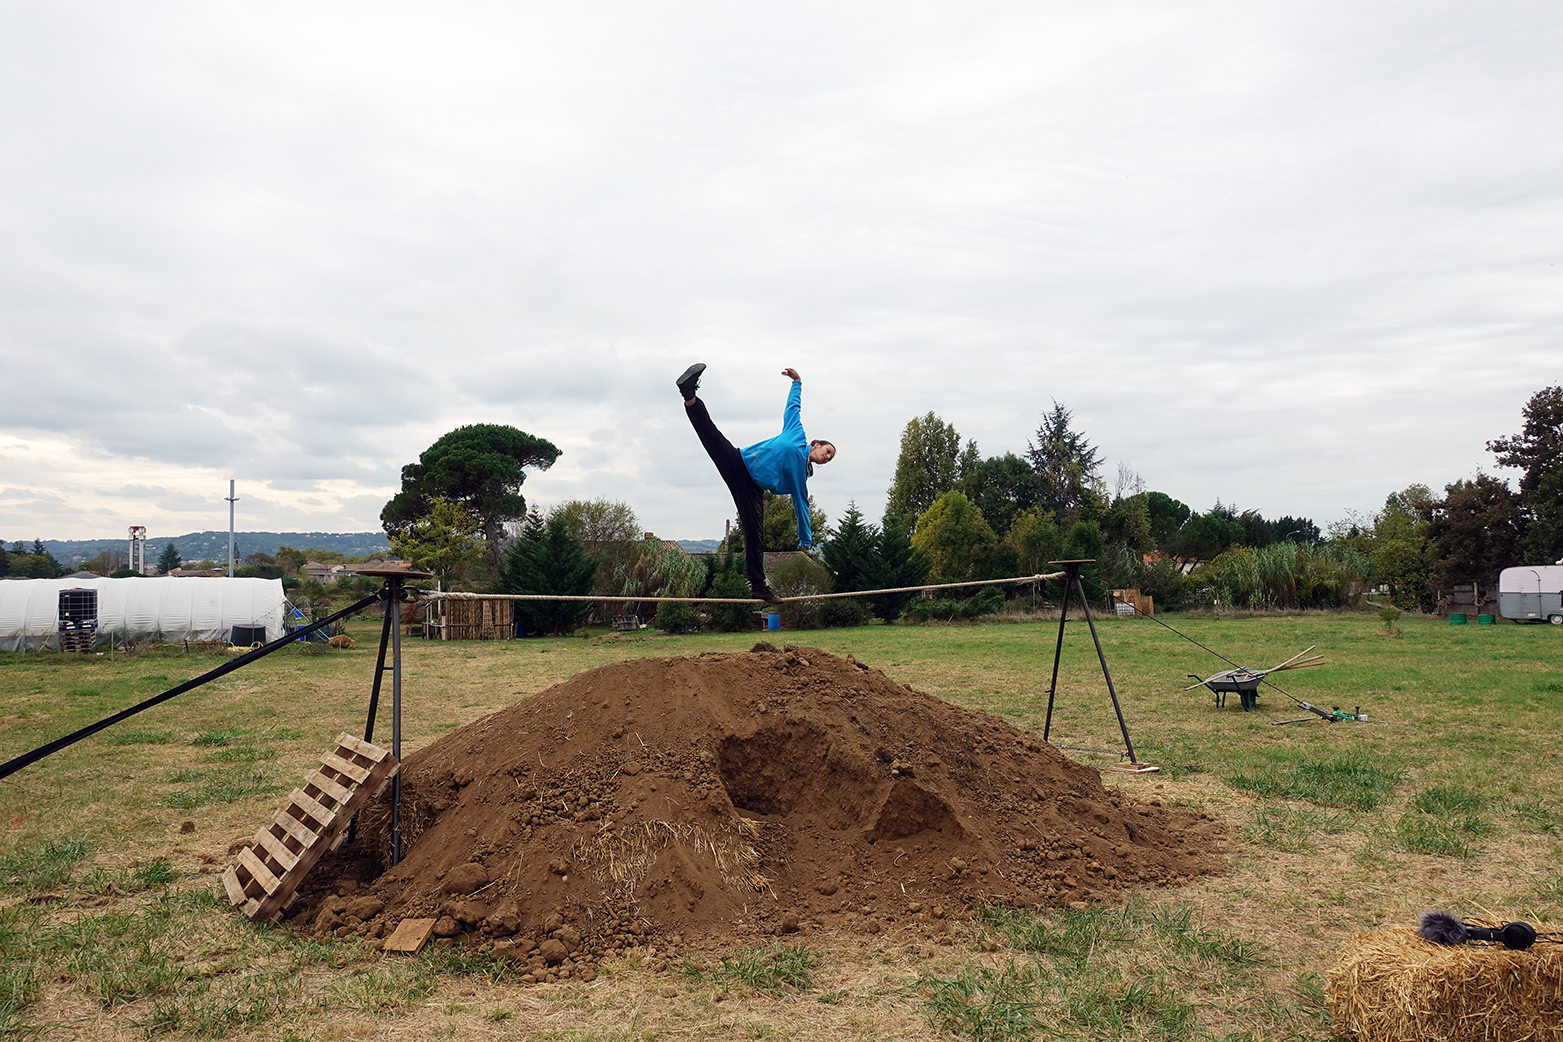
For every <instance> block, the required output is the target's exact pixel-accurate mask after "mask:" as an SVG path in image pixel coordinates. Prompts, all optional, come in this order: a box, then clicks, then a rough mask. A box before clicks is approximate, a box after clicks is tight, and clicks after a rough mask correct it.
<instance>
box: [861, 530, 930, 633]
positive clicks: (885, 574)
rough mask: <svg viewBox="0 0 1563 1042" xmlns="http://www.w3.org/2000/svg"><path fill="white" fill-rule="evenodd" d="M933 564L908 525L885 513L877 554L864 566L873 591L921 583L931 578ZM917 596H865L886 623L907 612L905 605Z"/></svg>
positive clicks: (876, 546)
mask: <svg viewBox="0 0 1563 1042" xmlns="http://www.w3.org/2000/svg"><path fill="white" fill-rule="evenodd" d="M932 568H933V563H932V562H931V561H929V560H928V555H927V554H925V553H923V552H922V551H921V550H919V549H917V548H916V547H915V546H913V545H912V540H911V537H910V536H909V535H908V534H907V525H906V523H905V522H904V521H903V520H901V518H899V517H898V516H896V515H895V514H891V513H886V514H885V517H884V521H883V522H882V523H881V524H880V526H879V538H877V539H876V540H874V554H873V557H872V558H871V559H870V563H869V566H868V568H866V569H865V573H866V576H865V581H866V582H867V583H868V588H869V589H873V590H893V589H897V588H900V587H903V586H918V585H920V584H922V583H925V582H927V581H928V572H929V570H930V569H932ZM916 596H917V594H916V592H912V593H881V594H876V595H874V596H872V597H866V598H864V600H866V601H868V606H869V607H870V608H872V609H873V611H874V614H875V615H877V616H879V617H880V618H881V619H884V620H885V622H887V623H890V622H894V621H895V620H896V619H898V618H900V617H901V614H902V613H903V612H905V611H906V606H907V605H908V604H910V603H912V600H913V598H915V597H916Z"/></svg>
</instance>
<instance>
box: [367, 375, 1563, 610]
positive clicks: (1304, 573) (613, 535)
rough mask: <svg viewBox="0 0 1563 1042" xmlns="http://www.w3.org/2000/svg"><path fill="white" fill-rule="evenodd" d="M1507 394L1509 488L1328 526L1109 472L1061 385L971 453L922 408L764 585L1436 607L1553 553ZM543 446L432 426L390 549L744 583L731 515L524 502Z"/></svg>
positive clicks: (645, 586)
mask: <svg viewBox="0 0 1563 1042" xmlns="http://www.w3.org/2000/svg"><path fill="white" fill-rule="evenodd" d="M1522 415H1523V418H1524V427H1523V430H1522V431H1521V432H1520V433H1518V434H1515V435H1512V436H1508V437H1500V438H1497V439H1495V440H1493V441H1491V442H1489V443H1488V445H1487V447H1488V449H1489V450H1490V451H1491V452H1493V454H1494V456H1495V459H1496V461H1497V463H1498V464H1499V465H1501V466H1505V467H1515V468H1517V469H1519V470H1520V471H1521V472H1522V475H1521V478H1520V480H1519V487H1518V488H1517V489H1510V488H1509V486H1508V485H1507V483H1506V482H1504V481H1502V480H1500V479H1497V478H1493V477H1491V476H1488V475H1486V474H1483V473H1480V472H1479V473H1477V474H1476V475H1475V476H1474V477H1473V478H1471V479H1469V480H1467V479H1461V480H1459V481H1455V482H1453V483H1451V484H1449V485H1447V486H1446V487H1445V489H1444V491H1443V494H1442V495H1441V496H1440V495H1437V494H1435V493H1433V492H1432V491H1431V490H1429V489H1428V488H1427V487H1426V486H1423V485H1411V486H1408V487H1407V488H1406V489H1404V490H1402V491H1400V492H1396V493H1393V494H1391V495H1390V496H1389V497H1388V499H1387V500H1386V502H1385V506H1384V508H1383V510H1381V511H1378V512H1377V513H1375V514H1374V515H1372V516H1371V517H1358V516H1348V518H1347V519H1346V520H1345V521H1343V522H1339V523H1337V524H1334V525H1332V526H1330V529H1329V531H1328V532H1325V531H1321V529H1320V528H1319V526H1318V525H1317V524H1316V523H1315V522H1314V521H1313V520H1312V519H1310V518H1305V517H1294V516H1290V515H1287V516H1282V517H1277V518H1266V517H1264V516H1263V515H1262V514H1261V513H1260V512H1259V511H1257V510H1253V509H1246V510H1239V509H1238V508H1237V507H1236V506H1235V505H1232V504H1223V503H1221V502H1219V501H1218V502H1217V503H1216V504H1215V505H1213V506H1212V507H1210V508H1209V509H1208V510H1204V511H1197V510H1194V509H1192V508H1191V507H1189V506H1188V505H1187V504H1185V503H1183V502H1181V501H1180V500H1178V499H1176V498H1175V497H1174V496H1172V495H1171V494H1169V493H1167V492H1163V491H1156V490H1147V489H1146V488H1145V487H1144V483H1143V481H1142V480H1141V479H1140V478H1139V477H1138V476H1137V475H1135V474H1134V473H1133V472H1132V471H1130V470H1128V469H1127V468H1125V467H1122V466H1120V467H1119V469H1118V473H1117V475H1116V481H1115V482H1114V485H1113V486H1112V487H1111V488H1109V486H1108V484H1107V481H1106V480H1105V479H1104V477H1103V475H1102V469H1103V465H1102V459H1101V453H1100V451H1099V449H1098V448H1097V447H1096V446H1094V445H1093V444H1092V443H1091V442H1090V440H1089V439H1088V438H1087V437H1086V435H1085V434H1084V432H1082V431H1080V430H1079V429H1078V428H1077V427H1076V425H1075V422H1074V416H1073V413H1072V412H1071V411H1070V410H1069V409H1068V408H1067V407H1066V406H1065V405H1064V404H1062V403H1060V402H1057V401H1054V402H1053V403H1052V407H1051V408H1050V409H1049V410H1048V411H1046V412H1045V413H1044V414H1043V417H1042V422H1041V424H1040V425H1039V426H1038V427H1037V429H1036V431H1035V432H1034V433H1033V435H1032V437H1031V438H1030V439H1028V441H1027V443H1026V448H1025V451H1024V453H1023V454H1016V453H1014V452H1005V453H1002V454H1000V455H994V456H987V457H984V456H983V455H982V453H981V452H980V451H979V449H978V446H977V444H976V442H975V441H973V440H966V441H964V442H963V441H962V439H961V437H960V435H959V433H958V432H957V431H956V429H955V427H954V426H953V425H952V424H950V423H948V422H946V421H944V420H943V419H941V418H940V417H939V416H938V415H936V414H935V413H932V412H930V413H927V414H926V415H923V416H919V417H915V418H913V419H912V420H910V421H909V422H908V423H907V425H906V427H905V429H904V430H903V431H902V435H901V444H900V453H899V455H898V457H897V461H896V469H895V473H894V476H893V480H892V483H891V485H890V488H889V490H888V495H887V506H886V510H885V514H884V516H883V517H882V518H881V519H880V520H879V521H878V522H870V521H869V520H868V519H866V518H864V517H863V516H862V514H861V512H860V511H859V510H858V508H857V506H856V504H855V503H854V504H851V505H850V506H849V507H848V509H847V511H846V513H845V514H844V515H843V517H842V518H841V519H840V521H839V523H838V524H836V525H835V526H834V528H831V527H830V526H829V525H828V524H827V522H828V519H827V518H826V517H825V516H824V514H823V513H822V512H820V511H819V510H818V508H817V507H816V506H815V505H814V504H813V503H812V501H811V503H810V511H811V514H812V515H813V521H814V524H815V528H816V529H817V530H818V531H820V532H822V533H825V537H824V539H823V542H822V548H821V552H820V554H819V556H818V558H817V559H811V558H807V557H799V558H796V559H794V560H791V561H788V562H787V563H786V565H785V566H784V567H783V568H782V569H781V570H780V571H779V572H778V574H777V575H776V576H775V577H773V578H774V579H775V581H774V582H773V586H774V587H775V588H777V589H778V591H779V592H782V593H783V595H784V596H806V595H807V594H809V593H811V592H812V593H817V592H822V591H825V590H836V591H842V592H852V591H855V590H874V589H885V588H892V587H899V586H914V585H919V584H922V583H938V582H972V581H983V580H992V579H999V578H1009V577H1015V576H1023V575H1035V574H1039V573H1043V572H1046V571H1048V562H1049V561H1054V560H1063V559H1090V560H1092V561H1094V562H1095V563H1094V564H1093V565H1091V566H1089V567H1088V568H1087V569H1086V578H1087V579H1088V581H1089V584H1090V585H1091V587H1092V589H1093V590H1095V591H1096V592H1097V593H1098V594H1102V593H1104V591H1106V590H1109V589H1114V588H1121V587H1133V588H1138V589H1140V590H1142V591H1143V592H1146V593H1149V594H1151V595H1152V596H1154V597H1155V598H1156V600H1157V602H1158V603H1159V604H1160V605H1161V606H1162V607H1164V608H1166V609H1170V610H1177V609H1179V608H1183V607H1187V606H1196V605H1200V604H1217V603H1219V604H1224V605H1233V606H1251V607H1285V608H1292V607H1330V606H1340V605H1343V604H1347V603H1351V602H1354V601H1355V600H1356V599H1358V598H1360V597H1361V596H1362V594H1363V592H1364V591H1365V590H1366V589H1367V588H1368V587H1369V586H1370V585H1383V586H1386V587H1387V588H1388V589H1389V592H1390V595H1391V597H1392V598H1393V599H1394V600H1395V602H1396V603H1397V604H1400V605H1402V606H1404V607H1414V606H1417V607H1422V608H1431V607H1432V606H1433V604H1434V601H1435V600H1436V596H1437V591H1438V590H1439V589H1441V588H1443V589H1447V588H1448V587H1450V586H1452V585H1453V584H1454V583H1456V582H1471V581H1474V582H1477V583H1480V584H1482V585H1483V586H1484V588H1490V587H1491V586H1493V585H1494V584H1495V583H1496V580H1497V573H1498V572H1499V571H1500V570H1501V569H1502V568H1504V567H1507V566H1510V565H1513V564H1518V563H1521V562H1522V561H1526V560H1532V561H1540V560H1546V561H1550V560H1554V559H1556V558H1557V557H1559V556H1563V433H1560V432H1563V389H1560V388H1557V387H1551V388H1545V389H1543V390H1541V391H1538V392H1536V394H1535V395H1533V396H1532V397H1531V399H1530V400H1529V401H1528V402H1527V403H1526V404H1525V406H1524V407H1523V409H1522ZM560 454H561V453H560V450H559V449H558V448H557V447H556V446H554V445H553V444H552V443H551V442H548V441H547V440H545V439H542V438H537V437H535V436H533V435H530V434H527V433H525V432H523V431H519V430H516V429H515V428H512V427H505V426H501V425H492V424H475V425H470V426H467V427H462V428H458V429H457V430H455V431H452V432H451V433H450V434H447V435H445V436H444V437H443V438H441V439H440V440H439V441H437V442H435V444H434V445H432V446H430V447H429V449H428V450H426V451H425V452H424V453H422V454H421V455H420V456H419V459H418V462H417V463H414V464H409V465H408V466H407V467H405V468H404V469H403V472H402V489H401V491H400V492H399V493H398V494H397V496H396V497H394V498H393V499H392V500H391V501H390V502H389V503H387V504H386V507H385V510H384V511H383V512H382V515H381V517H382V521H383V522H384V524H385V528H386V531H387V533H388V534H389V535H390V537H391V544H392V548H393V550H394V551H395V552H396V553H397V554H398V555H400V556H403V557H405V558H407V559H408V560H409V561H411V562H412V563H413V564H414V566H416V567H419V568H422V569H426V570H429V571H431V572H434V573H435V574H436V576H438V578H439V581H441V582H442V583H445V584H447V586H451V587H456V588H467V589H476V590H484V589H490V590H496V591H500V592H511V593H555V594H567V593H568V594H588V593H590V594H595V595H598V596H603V597H615V598H623V599H624V601H625V602H626V604H627V605H628V609H627V610H634V609H635V608H636V601H637V598H647V597H653V596H680V597H700V596H713V597H714V596H731V597H743V596H746V595H747V587H746V585H745V584H744V582H743V577H742V569H741V565H740V564H738V563H737V557H738V555H740V554H741V553H742V549H743V547H742V544H741V537H740V536H738V535H737V534H736V526H734V533H733V534H732V535H730V536H729V537H728V538H727V539H726V541H725V542H724V544H723V546H722V548H721V551H720V552H719V553H718V554H716V555H712V556H707V557H705V558H692V557H690V556H689V555H687V554H684V553H683V551H682V550H680V549H678V548H677V547H676V546H672V545H670V544H666V543H663V542H660V541H657V540H648V539H643V538H641V537H640V530H639V524H638V521H637V520H636V518H635V514H634V511H633V509H632V508H631V507H630V506H629V505H628V504H625V503H620V502H615V501H611V500H606V499H597V500H576V501H570V502H567V503H563V504H560V505H558V506H556V507H554V508H553V509H552V510H550V511H548V512H547V513H539V512H536V511H531V510H528V508H527V506H526V501H525V498H524V497H523V496H522V494H521V486H522V484H523V482H524V481H525V478H526V472H527V469H528V468H532V469H546V468H547V467H549V466H551V465H552V464H553V463H554V462H555V461H556V460H557V459H558V458H559V456H560ZM763 529H764V533H765V534H764V538H765V541H766V549H776V550H786V549H792V548H794V547H796V545H797V531H796V527H795V522H794V521H793V514H792V510H791V508H790V504H788V503H787V501H786V500H785V499H784V498H783V497H777V496H770V495H769V494H768V495H767V499H766V504H765V524H764V526H763ZM1049 592H1050V593H1051V594H1052V595H1053V596H1054V597H1056V596H1058V595H1059V594H1060V593H1061V590H1059V589H1058V588H1056V587H1055V588H1054V589H1053V590H1051V591H1049ZM995 596H997V594H995V593H993V592H991V591H990V592H984V593H981V594H980V595H974V597H973V598H966V599H964V601H962V602H961V603H954V602H952V604H953V607H951V609H950V610H951V611H957V612H958V611H976V610H977V609H978V608H979V607H980V606H981V605H985V604H986V605H991V604H992V598H993V597H995ZM911 600H912V598H911V595H905V596H901V595H897V596H888V595H887V596H885V597H878V598H865V599H864V600H863V602H862V603H857V602H855V601H845V600H843V601H825V602H818V603H817V604H814V605H812V606H803V607H793V608H790V609H789V610H791V611H794V612H802V611H808V612H812V613H814V616H813V617H812V618H809V619H799V620H798V621H799V622H803V623H808V622H811V621H812V622H814V623H818V624H832V623H836V624H841V623H846V622H851V621H854V620H856V621H861V620H862V619H865V618H867V617H868V616H869V615H875V616H878V617H879V618H882V619H885V620H886V621H893V620H894V619H896V618H899V617H900V616H901V615H902V614H904V613H906V612H908V611H909V610H912V608H911ZM640 607H643V608H649V605H641V606H640ZM519 610H520V611H521V612H522V614H523V616H525V617H526V618H527V620H528V623H529V625H532V626H534V627H535V628H537V629H539V630H542V631H545V632H563V631H567V630H569V629H570V628H573V627H574V626H576V625H579V624H580V622H581V621H582V620H583V619H584V618H585V617H586V615H587V613H588V612H589V611H590V610H591V608H590V606H589V605H546V606H533V605H531V604H525V605H523V606H522V607H521V608H520V609H519ZM917 610H919V611H922V610H925V609H923V608H922V607H919V608H918V609H917ZM747 611H748V610H747V608H744V609H743V610H742V611H738V610H735V611H734V612H730V613H727V614H730V615H732V616H733V617H732V619H730V620H727V622H730V623H731V625H733V626H734V627H735V628H737V627H738V625H739V623H740V621H741V622H742V623H743V625H747ZM657 614H658V618H659V621H660V622H662V623H666V624H667V626H668V627H670V628H678V627H680V626H684V627H687V626H689V625H692V624H698V616H694V613H693V612H687V611H684V610H683V609H681V608H678V607H676V606H668V605H664V606H663V609H662V610H659V611H658V613H657ZM914 614H915V612H914ZM692 616H694V620H695V621H694V622H691V617H692ZM740 616H742V617H743V618H742V619H740ZM722 618H723V613H722V612H716V613H715V614H714V615H713V614H712V613H707V620H706V621H707V624H712V620H713V619H717V620H718V622H717V624H719V625H720V624H727V623H725V622H722V621H721V619H722Z"/></svg>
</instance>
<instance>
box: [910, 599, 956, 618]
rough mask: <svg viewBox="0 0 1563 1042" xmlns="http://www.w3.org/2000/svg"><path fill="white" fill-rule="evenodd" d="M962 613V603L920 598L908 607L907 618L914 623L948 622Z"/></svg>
mask: <svg viewBox="0 0 1563 1042" xmlns="http://www.w3.org/2000/svg"><path fill="white" fill-rule="evenodd" d="M960 613H961V602H960V601H947V600H940V599H937V598H931V597H927V598H925V597H919V598H918V599H917V600H915V601H913V602H912V603H911V604H908V605H907V606H906V617H907V618H908V619H911V620H912V621H913V622H948V621H949V620H951V619H953V618H956V617H957V616H958V615H960Z"/></svg>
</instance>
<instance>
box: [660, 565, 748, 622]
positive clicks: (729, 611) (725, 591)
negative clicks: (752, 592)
mask: <svg viewBox="0 0 1563 1042" xmlns="http://www.w3.org/2000/svg"><path fill="white" fill-rule="evenodd" d="M711 596H712V597H748V596H749V582H748V580H747V579H745V578H744V577H743V576H742V575H740V574H739V573H738V572H737V571H735V570H731V569H726V568H724V569H723V570H722V571H720V572H718V573H717V576H716V581H715V582H713V583H712V584H711ZM707 613H708V614H709V616H710V619H711V628H712V629H714V630H716V631H718V632H719V633H738V632H740V631H742V630H746V629H749V628H750V627H751V626H753V625H754V618H753V614H754V605H752V604H712V605H708V606H707ZM658 614H659V616H660V614H661V613H660V612H659V613H658Z"/></svg>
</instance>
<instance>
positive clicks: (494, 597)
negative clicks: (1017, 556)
mask: <svg viewBox="0 0 1563 1042" xmlns="http://www.w3.org/2000/svg"><path fill="white" fill-rule="evenodd" d="M1064 575H1065V573H1064V572H1051V573H1049V574H1047V575H1022V576H1019V577H1017V578H1013V579H981V580H972V581H971V582H960V583H934V584H932V585H929V586H897V587H894V588H892V589H888V590H853V591H851V592H849V593H814V594H809V595H808V596H807V597H782V598H780V599H779V600H775V601H765V600H761V599H760V598H758V597H637V596H635V595H634V594H619V595H617V596H614V597H599V596H597V595H595V594H592V595H589V596H566V595H563V594H552V593H462V592H457V591H444V592H435V591H431V590H419V591H418V595H419V599H420V600H429V601H480V600H481V601H591V602H593V603H619V602H622V601H633V602H635V603H649V604H788V603H791V602H793V601H824V600H830V599H831V598H835V597H873V596H876V595H878V594H881V593H918V592H921V591H923V590H950V589H954V588H956V587H959V586H1013V585H1015V584H1016V583H1035V582H1043V581H1045V580H1048V579H1062V578H1064Z"/></svg>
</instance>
